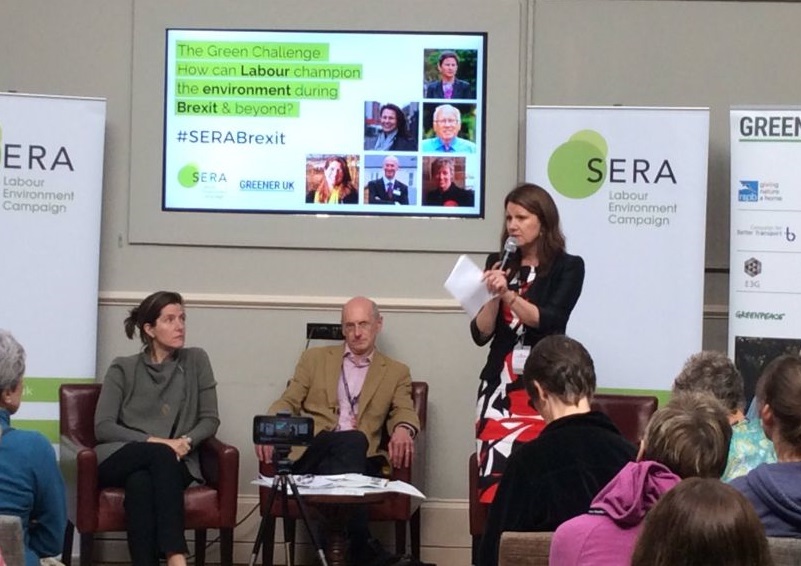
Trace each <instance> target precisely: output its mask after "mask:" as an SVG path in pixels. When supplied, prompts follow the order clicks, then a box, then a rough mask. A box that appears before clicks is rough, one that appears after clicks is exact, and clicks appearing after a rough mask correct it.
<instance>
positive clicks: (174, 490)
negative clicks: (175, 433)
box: [97, 442, 192, 566]
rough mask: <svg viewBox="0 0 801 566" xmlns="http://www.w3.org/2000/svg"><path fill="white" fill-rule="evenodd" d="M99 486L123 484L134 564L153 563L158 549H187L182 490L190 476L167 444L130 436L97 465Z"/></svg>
mask: <svg viewBox="0 0 801 566" xmlns="http://www.w3.org/2000/svg"><path fill="white" fill-rule="evenodd" d="M97 471H98V480H99V483H100V487H123V488H125V514H126V523H127V528H128V550H129V551H130V553H131V562H132V564H133V566H158V563H159V554H160V553H164V554H172V553H182V554H186V553H187V547H186V539H185V538H184V490H185V489H186V488H187V487H188V486H189V484H190V483H192V476H191V475H190V474H189V470H187V468H186V464H184V462H183V461H179V460H178V459H177V458H176V457H175V452H173V450H172V448H170V447H169V446H167V445H166V444H158V443H154V442H131V443H128V444H126V445H125V446H123V447H122V448H120V449H119V450H117V451H116V452H115V453H114V454H112V455H111V456H109V457H108V458H107V459H106V460H105V461H104V462H103V463H102V464H100V466H98V470H97Z"/></svg>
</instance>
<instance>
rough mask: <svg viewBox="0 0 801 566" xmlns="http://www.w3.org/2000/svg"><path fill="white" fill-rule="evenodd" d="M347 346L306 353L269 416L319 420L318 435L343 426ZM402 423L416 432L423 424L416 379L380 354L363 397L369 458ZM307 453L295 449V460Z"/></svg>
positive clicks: (360, 420) (360, 419) (361, 421)
mask: <svg viewBox="0 0 801 566" xmlns="http://www.w3.org/2000/svg"><path fill="white" fill-rule="evenodd" d="M344 354H345V346H344V345H342V346H328V347H324V348H312V349H309V350H306V351H305V352H304V353H303V355H302V356H301V357H300V360H299V361H298V365H297V366H296V367H295V375H294V376H293V377H292V380H291V381H290V382H289V386H288V387H287V388H286V391H284V394H283V395H281V398H280V399H279V400H278V401H276V402H275V403H273V404H272V405H271V406H270V408H269V410H268V413H269V414H271V415H274V414H276V413H277V412H279V411H289V412H291V413H292V414H293V415H298V414H300V415H305V416H309V417H312V418H313V419H314V434H315V435H316V434H319V433H320V432H321V431H323V430H334V429H336V426H337V422H338V421H339V403H338V400H337V385H338V382H339V376H340V372H341V369H342V357H343V356H344ZM399 423H408V424H410V425H412V426H413V427H414V428H415V430H419V429H420V421H419V420H418V418H417V413H416V412H415V410H414V405H413V404H412V378H411V376H410V374H409V368H408V366H406V365H404V364H402V363H400V362H397V361H395V360H393V359H392V358H389V357H387V356H385V355H383V354H381V353H380V352H378V351H376V352H375V354H374V355H373V361H372V363H371V364H370V369H369V370H368V371H367V376H366V377H365V380H364V386H363V387H362V391H361V393H360V394H359V414H358V415H357V428H358V430H360V431H362V432H363V433H364V435H365V436H366V437H367V442H368V448H367V457H368V458H369V457H371V456H376V455H378V454H380V455H383V456H384V457H386V456H387V454H386V451H385V450H379V448H378V446H379V444H380V442H381V432H382V427H383V426H384V424H386V431H387V433H388V434H392V431H393V430H394V429H395V427H396V426H397V425H398V424H399ZM300 454H302V451H301V450H298V449H295V450H293V452H292V458H293V459H294V458H297V457H299V456H300Z"/></svg>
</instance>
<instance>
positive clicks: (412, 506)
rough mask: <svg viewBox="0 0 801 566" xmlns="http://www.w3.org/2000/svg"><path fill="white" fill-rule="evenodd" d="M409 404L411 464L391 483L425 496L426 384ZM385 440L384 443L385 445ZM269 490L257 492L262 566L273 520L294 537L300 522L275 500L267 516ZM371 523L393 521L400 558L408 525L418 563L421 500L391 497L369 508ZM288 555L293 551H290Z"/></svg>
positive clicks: (265, 467)
mask: <svg viewBox="0 0 801 566" xmlns="http://www.w3.org/2000/svg"><path fill="white" fill-rule="evenodd" d="M412 402H413V403H414V409H415V411H417V416H418V418H419V419H420V430H419V431H418V432H417V436H416V437H415V440H414V460H413V462H412V465H411V466H409V467H408V468H393V469H392V473H391V476H390V479H393V480H400V481H404V482H406V483H410V484H412V485H413V486H415V487H416V488H417V489H419V490H420V491H422V492H423V493H425V482H424V473H425V467H426V460H425V457H426V411H427V408H428V383H426V382H424V381H413V382H412ZM387 440H388V437H387V438H385V439H384V441H385V442H386V441H387ZM259 472H260V473H261V474H262V475H264V476H272V475H274V474H275V467H274V466H273V465H272V464H265V463H263V462H262V463H260V464H259ZM269 496H270V490H269V489H267V488H263V487H262V488H259V504H260V505H259V507H260V511H261V515H262V517H265V516H266V521H265V529H264V540H263V545H262V549H263V550H262V552H263V554H262V556H263V564H264V566H272V564H273V547H274V545H275V519H276V518H277V517H283V519H284V521H285V522H286V523H287V524H286V528H287V530H286V532H287V533H290V535H289V536H290V537H292V534H291V533H294V529H295V521H296V520H297V519H298V518H300V513H299V509H298V508H297V505H296V504H295V502H294V500H291V499H290V501H289V510H288V514H287V516H286V517H284V516H283V512H282V509H281V501H279V498H275V500H274V501H273V506H272V509H271V510H270V513H267V502H268V499H269ZM369 515H370V520H371V521H394V522H395V552H396V553H398V554H403V553H405V552H406V524H407V523H408V524H409V532H410V536H411V554H412V556H414V557H415V558H417V559H418V560H419V559H420V500H419V499H417V498H416V497H410V496H408V495H404V494H401V493H390V494H388V495H387V497H386V498H385V499H384V500H383V501H382V502H380V503H377V504H375V505H370V506H369ZM290 552H292V553H294V550H293V549H291V548H290Z"/></svg>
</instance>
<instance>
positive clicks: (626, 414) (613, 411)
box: [467, 393, 659, 562]
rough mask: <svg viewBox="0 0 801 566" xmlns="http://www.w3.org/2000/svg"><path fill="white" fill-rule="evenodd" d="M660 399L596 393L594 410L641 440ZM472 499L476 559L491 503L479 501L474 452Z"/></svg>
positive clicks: (470, 478) (633, 440)
mask: <svg viewBox="0 0 801 566" xmlns="http://www.w3.org/2000/svg"><path fill="white" fill-rule="evenodd" d="M658 404H659V399H657V398H656V397H654V396H652V395H612V394H602V393H599V394H596V395H595V396H594V397H593V398H592V405H591V406H592V410H593V411H601V412H602V413H604V414H606V415H607V416H608V417H609V418H610V419H611V420H612V422H613V423H614V424H615V426H616V427H617V428H618V430H620V433H621V434H622V435H623V436H624V437H626V439H627V440H628V441H629V442H631V443H633V444H635V445H636V444H639V442H640V440H642V437H643V435H644V434H645V428H646V427H647V426H648V421H649V420H651V415H653V414H654V413H655V412H656V409H657V406H658ZM467 468H468V481H469V489H470V493H469V497H470V499H469V501H470V536H471V537H472V538H473V558H474V560H473V562H475V557H476V552H477V551H478V545H479V542H480V541H481V535H483V534H484V524H485V523H486V521H487V514H488V513H489V505H487V504H485V503H480V502H479V501H478V458H477V456H476V453H475V452H473V453H472V454H471V455H470V458H469V460H468V463H467Z"/></svg>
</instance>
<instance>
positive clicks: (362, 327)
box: [342, 320, 372, 334]
mask: <svg viewBox="0 0 801 566" xmlns="http://www.w3.org/2000/svg"><path fill="white" fill-rule="evenodd" d="M371 325H372V323H371V322H368V321H366V320H363V321H361V322H346V323H345V324H343V325H342V332H344V333H345V334H351V333H353V332H355V331H356V329H357V328H358V329H359V332H364V331H366V330H369V329H370V326H371Z"/></svg>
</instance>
